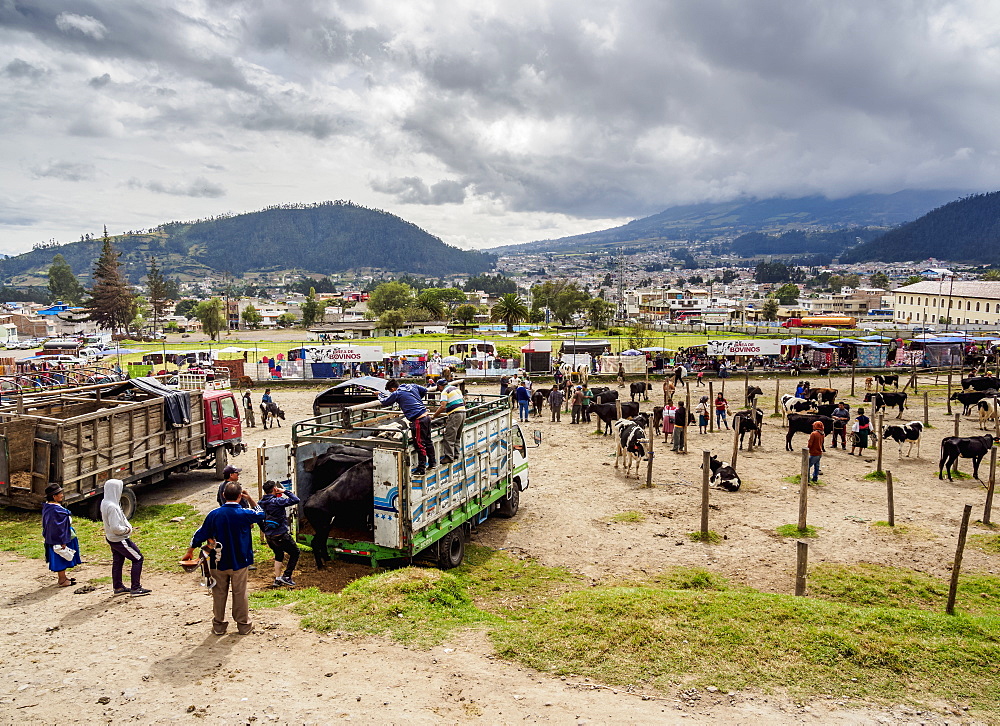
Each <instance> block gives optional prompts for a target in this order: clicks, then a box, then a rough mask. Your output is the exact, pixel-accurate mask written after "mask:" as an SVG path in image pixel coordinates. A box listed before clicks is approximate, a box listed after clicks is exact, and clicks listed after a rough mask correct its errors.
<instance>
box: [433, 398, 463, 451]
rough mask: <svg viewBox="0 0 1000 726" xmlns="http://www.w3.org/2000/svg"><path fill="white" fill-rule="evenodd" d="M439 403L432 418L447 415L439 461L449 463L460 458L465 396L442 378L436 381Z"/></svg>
mask: <svg viewBox="0 0 1000 726" xmlns="http://www.w3.org/2000/svg"><path fill="white" fill-rule="evenodd" d="M437 389H438V393H439V394H440V395H441V405H440V406H438V409H437V411H435V412H434V416H433V417H434V418H437V417H438V416H447V417H448V418H447V420H446V421H445V424H444V437H443V438H442V440H441V463H442V464H450V463H451V462H453V461H455V459H458V458H460V452H459V441H460V438H461V436H462V428H463V427H464V426H465V397H464V396H463V395H462V390H461V389H460V388H459V387H458V386H455V385H452V384H451V383H448V382H447V381H445V380H444V379H441V380H439V381H438V382H437Z"/></svg>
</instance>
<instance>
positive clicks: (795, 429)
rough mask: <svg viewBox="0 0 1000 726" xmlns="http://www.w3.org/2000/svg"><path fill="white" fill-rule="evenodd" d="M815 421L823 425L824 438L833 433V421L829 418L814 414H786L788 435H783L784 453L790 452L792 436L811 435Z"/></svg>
mask: <svg viewBox="0 0 1000 726" xmlns="http://www.w3.org/2000/svg"><path fill="white" fill-rule="evenodd" d="M816 421H819V422H821V423H822V424H823V435H824V436H829V435H830V434H831V433H832V432H833V419H832V418H830V417H829V416H820V415H819V414H814V413H790V414H788V433H787V434H785V451H792V436H794V435H795V434H797V433H803V434H811V433H812V430H813V424H814V423H815V422H816Z"/></svg>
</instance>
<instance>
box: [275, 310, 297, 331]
mask: <svg viewBox="0 0 1000 726" xmlns="http://www.w3.org/2000/svg"><path fill="white" fill-rule="evenodd" d="M274 322H275V324H276V325H277V326H278V327H279V328H290V327H292V326H293V325H295V323H296V322H297V321H296V319H295V314H294V313H282V314H281V315H279V316H278V318H277V320H275V321H274Z"/></svg>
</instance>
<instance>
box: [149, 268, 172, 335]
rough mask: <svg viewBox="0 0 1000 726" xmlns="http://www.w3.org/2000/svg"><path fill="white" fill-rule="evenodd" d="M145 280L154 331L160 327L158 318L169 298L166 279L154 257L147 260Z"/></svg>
mask: <svg viewBox="0 0 1000 726" xmlns="http://www.w3.org/2000/svg"><path fill="white" fill-rule="evenodd" d="M146 282H147V284H148V286H149V295H148V296H147V298H148V300H149V308H150V310H151V311H152V313H153V330H154V331H156V330H158V329H159V327H160V318H162V317H163V313H164V311H165V310H166V309H167V305H168V304H169V302H170V300H169V295H168V293H167V281H166V279H164V277H163V273H161V272H160V268H159V266H158V265H157V264H156V258H155V257H154V258H152V259H151V260H150V261H149V271H148V272H147V273H146Z"/></svg>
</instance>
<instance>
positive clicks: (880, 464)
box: [875, 413, 885, 471]
mask: <svg viewBox="0 0 1000 726" xmlns="http://www.w3.org/2000/svg"><path fill="white" fill-rule="evenodd" d="M875 443H876V444H878V457H877V458H878V463H877V464H875V471H882V449H884V448H885V447H884V446H882V414H881V413H880V414H879V415H878V441H876V442H875Z"/></svg>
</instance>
